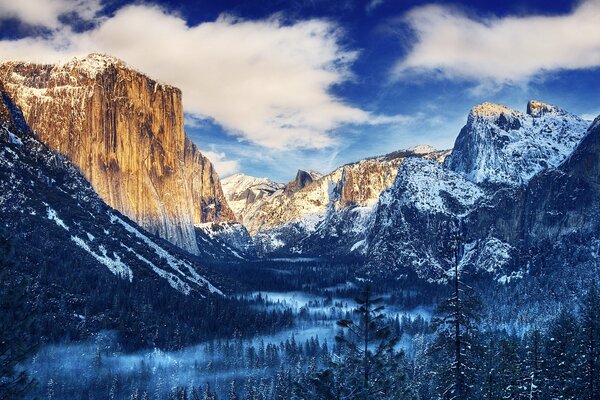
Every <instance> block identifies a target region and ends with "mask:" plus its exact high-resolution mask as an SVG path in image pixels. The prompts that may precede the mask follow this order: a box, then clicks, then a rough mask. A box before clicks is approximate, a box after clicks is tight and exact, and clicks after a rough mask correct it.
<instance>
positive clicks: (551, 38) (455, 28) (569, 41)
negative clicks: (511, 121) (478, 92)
mask: <svg viewBox="0 0 600 400" xmlns="http://www.w3.org/2000/svg"><path fill="white" fill-rule="evenodd" d="M404 21H405V22H406V23H407V24H408V25H409V27H410V28H411V29H412V31H413V32H414V33H415V43H414V45H413V46H412V48H411V49H410V51H409V52H408V54H407V56H406V57H405V58H404V59H402V60H400V61H399V62H398V63H397V64H396V65H395V67H394V69H393V76H394V77H395V78H396V79H401V78H404V77H406V76H410V75H413V74H415V73H416V74H422V73H427V74H431V73H433V74H436V75H437V76H439V77H443V78H450V79H454V78H459V79H466V80H474V81H478V82H480V83H482V82H487V83H492V84H495V85H502V84H512V83H523V82H527V81H529V80H530V79H532V78H534V77H536V76H538V75H539V74H542V73H545V72H552V71H560V70H576V69H586V68H594V67H599V66H600V22H599V21H600V0H587V1H583V2H581V3H580V4H579V5H578V6H577V7H576V8H575V9H574V10H573V11H572V12H571V13H570V14H567V15H561V16H509V17H504V18H476V17H471V16H468V15H466V14H465V13H463V12H461V11H458V10H456V9H453V8H451V7H447V6H441V5H428V6H424V7H418V8H415V9H413V10H412V11H410V12H409V13H407V15H406V16H405V18H404Z"/></svg>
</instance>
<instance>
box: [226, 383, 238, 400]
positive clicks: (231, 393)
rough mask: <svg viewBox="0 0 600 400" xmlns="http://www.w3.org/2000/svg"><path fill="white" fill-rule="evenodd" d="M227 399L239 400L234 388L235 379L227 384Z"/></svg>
mask: <svg viewBox="0 0 600 400" xmlns="http://www.w3.org/2000/svg"><path fill="white" fill-rule="evenodd" d="M228 399H229V400H240V397H239V396H238V394H237V391H236V390H235V381H231V383H230V384H229V392H228Z"/></svg>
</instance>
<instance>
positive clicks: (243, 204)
mask: <svg viewBox="0 0 600 400" xmlns="http://www.w3.org/2000/svg"><path fill="white" fill-rule="evenodd" d="M221 185H222V187H223V193H224V194H225V197H226V199H227V202H228V203H229V206H230V207H231V209H232V210H233V212H234V214H235V215H236V217H237V219H238V221H240V222H241V223H243V224H244V225H246V226H249V225H250V223H251V220H252V215H253V214H254V212H255V211H256V210H255V208H257V207H260V205H261V204H262V201H263V200H265V199H266V198H268V197H270V196H271V195H272V194H274V193H275V192H277V191H278V190H282V189H284V187H285V185H283V184H280V183H276V182H273V181H272V180H270V179H269V178H255V177H253V176H248V175H244V174H235V175H231V176H229V177H227V178H225V179H223V180H222V181H221Z"/></svg>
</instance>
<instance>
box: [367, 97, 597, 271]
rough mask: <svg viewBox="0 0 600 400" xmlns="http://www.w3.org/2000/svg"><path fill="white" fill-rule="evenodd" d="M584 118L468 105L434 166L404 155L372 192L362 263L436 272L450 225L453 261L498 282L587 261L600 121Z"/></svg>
mask: <svg viewBox="0 0 600 400" xmlns="http://www.w3.org/2000/svg"><path fill="white" fill-rule="evenodd" d="M596 124H597V125H598V123H596ZM588 125H589V124H588V123H587V122H585V121H583V120H582V119H580V118H578V117H576V116H574V115H572V114H570V113H568V112H566V111H563V110H560V109H558V108H556V107H554V106H551V105H547V104H544V103H540V102H536V101H531V102H529V104H528V107H527V114H523V113H520V112H518V111H514V110H511V109H509V108H507V107H504V106H499V105H492V104H489V103H485V104H482V105H479V106H475V107H474V108H473V110H472V111H471V113H470V115H469V117H468V120H467V124H466V126H465V127H464V128H463V129H462V130H461V132H460V135H459V137H458V138H457V140H456V145H455V148H454V150H453V152H452V154H451V155H450V156H449V157H447V159H446V162H445V163H444V164H443V165H439V164H435V163H431V162H427V161H424V160H418V159H413V160H410V161H407V162H404V163H403V164H402V165H401V167H400V171H399V172H398V176H397V178H396V181H395V183H394V185H393V186H392V187H391V188H390V189H389V190H387V191H385V192H384V193H383V194H382V195H381V197H380V199H379V201H378V203H377V205H376V207H375V211H374V212H373V216H374V217H373V218H372V220H371V224H370V228H369V232H368V235H367V239H366V241H365V243H364V244H363V245H362V247H363V249H364V250H363V252H364V253H365V254H366V255H367V261H368V268H367V269H366V271H367V272H370V273H390V272H392V273H393V274H394V275H396V276H398V274H402V273H406V272H407V271H410V272H414V273H416V274H417V275H418V276H420V277H421V278H425V279H428V280H433V281H438V280H444V278H445V276H446V271H447V269H448V267H449V264H448V257H447V254H445V253H444V249H443V247H444V243H446V242H447V241H448V237H449V229H451V227H452V226H457V225H461V226H462V227H463V228H462V229H463V234H464V237H465V248H464V257H463V258H462V267H463V268H465V269H470V270H472V271H473V272H474V273H475V274H476V275H482V274H483V275H487V276H491V277H492V278H493V279H494V280H496V281H497V282H499V283H507V282H510V281H512V280H515V279H517V280H518V279H521V278H523V277H524V276H526V275H527V274H530V273H533V274H535V273H536V272H535V271H539V269H540V268H546V269H547V271H546V273H552V272H551V271H553V269H552V268H554V271H557V270H560V268H562V267H564V266H576V265H578V264H579V263H580V262H582V261H584V260H586V259H587V260H588V261H587V262H591V258H590V257H592V258H593V257H595V256H593V255H594V254H597V247H595V246H596V244H595V243H598V239H595V238H597V237H598V234H597V232H600V220H599V219H598V217H597V208H596V206H595V204H597V202H596V200H595V199H598V196H599V195H600V190H599V189H598V179H597V175H598V171H600V145H598V143H600V139H598V138H599V137H600V129H599V128H598V126H594V125H592V128H590V129H589V130H588V129H587V126H588ZM573 255H576V258H575V259H574V258H570V257H573ZM584 255H585V256H584ZM401 271H404V272H401Z"/></svg>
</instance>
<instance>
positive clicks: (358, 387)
mask: <svg viewBox="0 0 600 400" xmlns="http://www.w3.org/2000/svg"><path fill="white" fill-rule="evenodd" d="M355 301H356V303H357V304H358V307H357V308H356V309H355V310H354V314H355V315H356V316H357V320H353V319H343V320H340V321H338V323H337V324H338V326H339V327H340V328H342V332H340V334H338V335H337V336H336V344H337V348H338V354H337V355H335V356H334V357H333V359H332V362H331V367H330V368H329V369H326V370H324V371H319V372H317V373H315V374H313V376H314V379H313V382H312V383H313V386H314V388H315V392H316V397H313V398H319V399H353V400H361V399H365V400H366V399H370V400H387V399H390V400H391V399H398V400H400V399H408V398H412V395H411V392H410V390H409V387H408V384H407V381H406V375H405V372H404V369H403V366H404V365H403V358H404V353H402V352H398V351H396V349H395V347H396V344H397V343H398V339H399V338H398V337H397V336H395V335H393V334H392V329H391V326H390V324H388V323H387V322H386V320H385V315H384V314H383V299H382V298H375V297H374V296H373V293H372V291H371V287H370V285H367V286H366V287H365V289H364V290H363V291H362V293H361V295H360V297H358V298H356V299H355Z"/></svg>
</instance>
